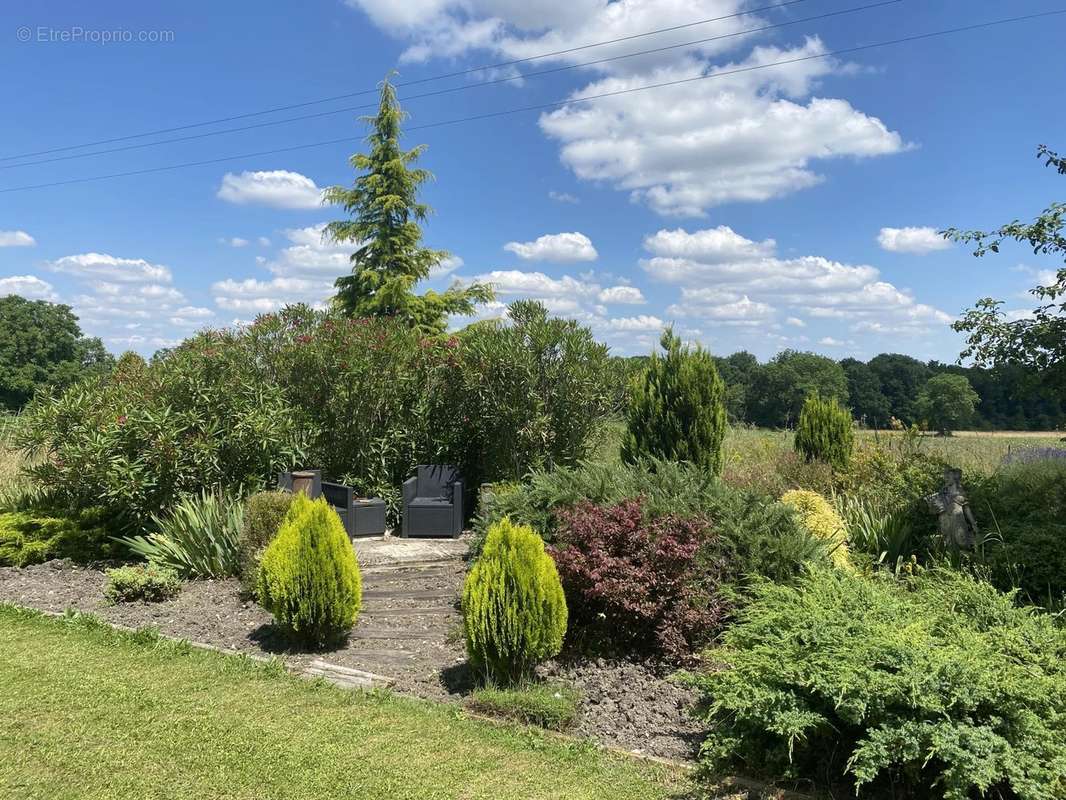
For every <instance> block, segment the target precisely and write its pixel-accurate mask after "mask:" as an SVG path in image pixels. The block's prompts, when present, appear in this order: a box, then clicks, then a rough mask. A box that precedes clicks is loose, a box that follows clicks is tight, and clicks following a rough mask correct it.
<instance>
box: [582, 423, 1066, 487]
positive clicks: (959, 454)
mask: <svg viewBox="0 0 1066 800" xmlns="http://www.w3.org/2000/svg"><path fill="white" fill-rule="evenodd" d="M624 430H625V426H624V424H623V423H622V422H620V421H616V422H612V423H610V424H609V425H608V427H607V430H606V431H605V432H604V434H603V437H602V439H601V441H600V443H599V446H598V447H597V448H596V451H595V453H594V454H593V458H595V459H598V460H607V461H615V460H617V459H618V457H619V448H620V447H621V443H622V434H623V432H624ZM1062 437H1063V434H1062V433H1061V432H1056V431H1049V432H1034V431H994V432H993V431H959V432H957V433H955V435H953V436H935V435H932V434H927V435H924V436H922V437H921V438H920V439H918V440H917V441H915V442H914V443H913V444H911V445H908V446H912V447H914V448H917V449H918V450H920V451H921V452H924V453H928V454H930V455H937V456H940V457H942V458H944V459H945V460H946V461H948V462H949V463H951V464H953V465H954V466H957V467H960V468H961V469H964V470H968V471H974V472H980V473H982V474H988V473H991V472H993V471H994V470H995V469H996V467H998V466H999V465H1000V463H1002V461H1003V459H1004V458H1005V457H1006V456H1007V454H1008V453H1011V452H1013V451H1015V450H1018V449H1023V448H1031V447H1062V448H1066V443H1064V442H1062V441H1061V439H1062ZM905 438H906V437H905V434H904V433H902V432H900V431H870V430H860V431H857V434H856V443H857V444H859V445H861V444H863V443H871V444H872V443H878V444H881V445H883V446H885V447H902V446H904V444H905ZM792 439H793V434H792V432H791V431H771V430H763V429H760V428H746V427H731V428H729V430H728V432H727V433H726V437H725V443H724V447H723V458H724V463H725V464H726V468H727V472H728V468H729V466H730V465H733V466H734V467H741V466H744V465H751V464H753V463H754V462H758V461H772V460H774V459H775V458H776V457H777V456H779V455H780V454H781V453H782V452H783V451H790V450H791V449H792Z"/></svg>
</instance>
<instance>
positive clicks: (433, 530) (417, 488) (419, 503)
mask: <svg viewBox="0 0 1066 800" xmlns="http://www.w3.org/2000/svg"><path fill="white" fill-rule="evenodd" d="M462 532H463V479H462V477H461V476H460V475H459V470H457V469H456V468H455V467H453V466H450V465H448V464H420V465H419V466H418V467H417V469H416V474H415V476H414V477H413V478H408V479H407V480H406V481H404V482H403V523H402V525H401V526H400V535H401V536H403V537H405V538H406V537H408V536H438V537H441V536H447V537H451V538H453V539H457V538H458V537H459V534H461V533H462Z"/></svg>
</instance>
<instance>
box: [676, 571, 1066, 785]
mask: <svg viewBox="0 0 1066 800" xmlns="http://www.w3.org/2000/svg"><path fill="white" fill-rule="evenodd" d="M707 656H708V658H709V659H710V661H711V663H713V664H716V665H718V668H717V669H715V670H710V671H707V672H705V673H703V674H701V675H700V676H698V677H697V678H696V679H695V682H696V685H697V686H698V688H699V689H700V691H701V692H702V694H703V697H704V710H703V717H704V719H705V720H706V722H707V723H708V725H709V727H710V729H711V731H712V733H711V735H710V737H709V738H708V740H707V741H706V743H705V744H704V746H703V750H702V759H703V762H704V764H705V766H706V767H707V768H708V769H709V770H710V771H711V772H718V773H720V772H722V771H727V770H731V769H738V768H741V769H744V770H746V771H752V770H755V771H757V772H759V773H761V774H762V775H764V776H766V777H770V778H774V779H781V780H787V781H789V782H795V781H811V782H813V783H815V784H816V785H819V786H821V787H824V788H826V789H827V790H828V791H830V792H833V793H834V794H835V795H837V796H843V795H844V794H849V793H856V792H857V793H858V794H859V796H871V795H874V796H885V797H914V798H918V797H920V798H934V797H940V798H946V799H947V800H972V799H973V798H989V800H991V798H997V799H998V798H1018V800H1060V799H1061V798H1062V797H1063V796H1064V793H1066V630H1064V629H1063V628H1062V627H1061V626H1060V625H1057V624H1056V622H1055V620H1054V619H1053V618H1052V617H1051V616H1050V615H1047V614H1045V613H1042V612H1036V611H1034V610H1033V609H1031V608H1022V607H1019V606H1018V605H1017V603H1016V602H1015V597H1014V596H1013V595H1011V594H1002V593H1000V592H998V591H997V590H996V589H995V588H993V587H992V586H991V585H989V584H987V583H984V582H982V581H980V580H977V579H975V578H973V577H971V576H969V575H967V574H964V573H961V572H957V571H950V570H936V571H933V572H930V573H925V574H920V575H917V576H914V577H911V578H907V579H904V580H897V579H895V578H893V577H891V576H889V575H887V574H885V573H881V574H880V575H878V576H875V577H874V578H864V577H861V576H859V575H857V574H854V573H850V572H847V571H844V570H830V569H824V568H815V569H813V570H811V571H810V572H809V573H808V574H807V575H805V576H804V577H803V578H802V579H801V580H800V581H799V582H798V583H797V584H795V585H792V586H784V585H776V584H773V583H771V582H768V581H767V582H763V583H761V584H759V585H758V586H757V587H756V589H755V597H754V600H753V602H752V603H750V604H749V605H747V606H746V607H745V608H744V609H742V610H741V611H740V612H739V618H738V622H737V624H735V625H734V626H733V627H731V628H730V629H728V630H727V631H726V632H725V634H724V636H723V638H722V644H721V646H719V647H716V648H714V649H712V650H709V651H708V653H707ZM838 791H839V794H837V792H838Z"/></svg>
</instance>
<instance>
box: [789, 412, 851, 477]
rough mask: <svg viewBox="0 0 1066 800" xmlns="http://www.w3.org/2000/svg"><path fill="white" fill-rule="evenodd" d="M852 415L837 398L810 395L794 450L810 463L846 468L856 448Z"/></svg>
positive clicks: (800, 419) (797, 431)
mask: <svg viewBox="0 0 1066 800" xmlns="http://www.w3.org/2000/svg"><path fill="white" fill-rule="evenodd" d="M854 437H855V434H854V431H853V430H852V420H851V412H850V411H848V410H847V409H846V408H844V407H843V406H841V405H840V402H839V401H838V400H837V399H836V398H835V397H826V398H823V397H821V396H819V395H817V394H812V395H808V396H807V399H806V400H804V401H803V408H802V409H801V410H800V415H799V423H798V424H797V426H796V437H795V440H794V443H795V448H796V451H797V452H798V453H800V454H801V455H802V456H803V457H804V458H805V459H806V460H807V461H824V462H826V463H828V464H830V465H831V466H832V467H833V468H834V469H844V468H846V467H847V465H848V462H849V461H850V460H851V451H852V449H853V447H854Z"/></svg>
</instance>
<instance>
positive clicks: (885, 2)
mask: <svg viewBox="0 0 1066 800" xmlns="http://www.w3.org/2000/svg"><path fill="white" fill-rule="evenodd" d="M903 1H904V0H879V2H876V3H869V4H867V5H864V6H855V7H852V8H845V9H841V10H838V11H829V12H826V13H824V14H816V15H814V16H811V17H803V18H802V19H794V20H789V21H787V22H778V23H775V24H772V25H763V26H762V27H759V28H746V29H744V30H742V31H734V32H733V33H723V34H720V35H718V36H708V37H706V38H703V39H696V40H694V41H689V42H682V43H680V44H671V45H665V46H663V47H655V48H651V49H648V50H638V51H636V52H634V53H623V54H621V55H617V56H609V57H606V58H600V59H596V60H593V61H584V62H582V63H580V64H567V65H564V66H560V67H552V68H550V69H544V70H539V71H536V72H525V73H521V74H518V75H508V76H505V77H501V78H494V79H492V80H488V81H481V82H479V83H474V84H467V85H464V86H452V87H450V88H447V89H437V90H434V91H431V92H423V93H422V94H413V95H407V96H405V97H401V98H399V99H400V101H401V102H404V103H408V102H410V101H412V100H421V99H424V98H427V97H438V96H440V95H444V94H454V93H455V92H464V91H469V90H470V89H477V88H481V87H484V86H495V85H498V84H502V83H509V82H512V81H519V80H524V79H526V78H536V77H541V76H543V75H551V74H555V73H558V72H565V71H567V70H572V69H580V68H582V67H591V66H595V65H597V64H605V63H608V62H611V61H620V60H622V59H627V58H636V57H639V56H646V55H651V54H653V53H663V52H666V51H668V50H678V49H681V48H686V47H693V46H695V45H700V44H707V43H709V42H717V41H720V40H722V39H732V38H735V37H737V36H747V35H749V34H752V33H763V32H765V31H769V30H775V29H777V28H785V27H788V26H790V25H799V24H802V23H805V22H815V21H818V20H823V19H828V18H830V17H839V16H843V15H845V14H854V13H857V12H860V11H870V10H872V9H875V8H881V7H883V6H890V5H895V4H897V3H902V2H903ZM376 105H377V104H376V103H365V104H363V105H358V106H347V107H345V108H336V109H332V110H330V111H319V112H316V113H314V114H302V115H300V116H297V117H286V118H285V119H278V120H270V121H268V122H258V123H255V124H253V125H242V126H241V127H238V128H225V129H223V130H219V131H208V132H206V133H194V134H191V135H189V136H177V137H174V138H171V139H160V140H158V141H155V142H142V143H140V144H127V145H123V146H121V147H111V148H108V149H107V150H94V151H93V152H91V153H74V154H72V155H65V156H54V157H52V158H43V159H40V160H38V161H25V162H22V163H20V164H0V170H7V169H17V168H18V167H33V166H38V165H40V164H52V163H55V162H57V161H72V160H76V159H80V158H91V157H93V156H102V155H108V154H110V153H121V152H126V151H129V150H140V149H144V148H146V147H158V146H159V145H164V144H174V143H176V142H188V141H193V140H196V139H206V138H208V137H211V136H221V135H223V134H227V133H241V132H244V131H250V130H258V129H261V128H270V127H274V126H276V125H286V124H288V123H291V122H301V121H304V120H309V119H321V118H323V117H329V116H333V115H336V114H346V113H349V112H352V111H362V110H364V109H368V108H374V107H376Z"/></svg>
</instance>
